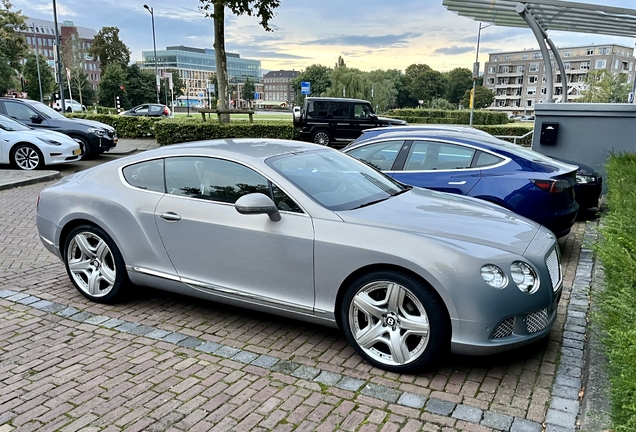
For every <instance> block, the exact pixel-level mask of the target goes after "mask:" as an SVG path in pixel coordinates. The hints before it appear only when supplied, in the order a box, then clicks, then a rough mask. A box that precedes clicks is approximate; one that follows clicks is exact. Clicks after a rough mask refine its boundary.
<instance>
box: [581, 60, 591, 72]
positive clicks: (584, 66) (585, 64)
mask: <svg viewBox="0 0 636 432" xmlns="http://www.w3.org/2000/svg"><path fill="white" fill-rule="evenodd" d="M589 68H590V62H589V61H586V62H581V69H586V70H587V69H589Z"/></svg>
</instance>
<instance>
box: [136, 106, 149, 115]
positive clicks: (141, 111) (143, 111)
mask: <svg viewBox="0 0 636 432" xmlns="http://www.w3.org/2000/svg"><path fill="white" fill-rule="evenodd" d="M135 112H136V113H137V114H146V113H147V112H148V105H142V106H140V107H139V108H137V109H136V110H135Z"/></svg>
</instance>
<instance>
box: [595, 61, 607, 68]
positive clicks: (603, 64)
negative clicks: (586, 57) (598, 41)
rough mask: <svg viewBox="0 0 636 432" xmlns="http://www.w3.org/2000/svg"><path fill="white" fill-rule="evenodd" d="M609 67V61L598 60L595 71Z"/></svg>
mask: <svg viewBox="0 0 636 432" xmlns="http://www.w3.org/2000/svg"><path fill="white" fill-rule="evenodd" d="M606 67H607V60H596V63H595V64H594V69H605V68H606Z"/></svg>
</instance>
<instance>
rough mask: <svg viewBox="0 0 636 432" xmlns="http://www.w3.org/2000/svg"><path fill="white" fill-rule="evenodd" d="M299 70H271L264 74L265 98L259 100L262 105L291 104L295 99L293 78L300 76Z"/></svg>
mask: <svg viewBox="0 0 636 432" xmlns="http://www.w3.org/2000/svg"><path fill="white" fill-rule="evenodd" d="M298 75H300V72H298V71H293V70H291V71H285V70H280V71H271V72H268V73H266V74H265V75H263V86H264V89H263V92H264V98H263V99H262V100H259V101H258V104H259V105H262V106H268V105H272V106H289V105H291V103H292V101H293V100H294V89H293V88H292V85H291V80H293V79H294V78H298Z"/></svg>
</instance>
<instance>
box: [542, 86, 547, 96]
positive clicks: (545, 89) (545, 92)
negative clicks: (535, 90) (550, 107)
mask: <svg viewBox="0 0 636 432" xmlns="http://www.w3.org/2000/svg"><path fill="white" fill-rule="evenodd" d="M541 94H542V95H545V94H548V89H547V88H546V87H543V88H542V89H541Z"/></svg>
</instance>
